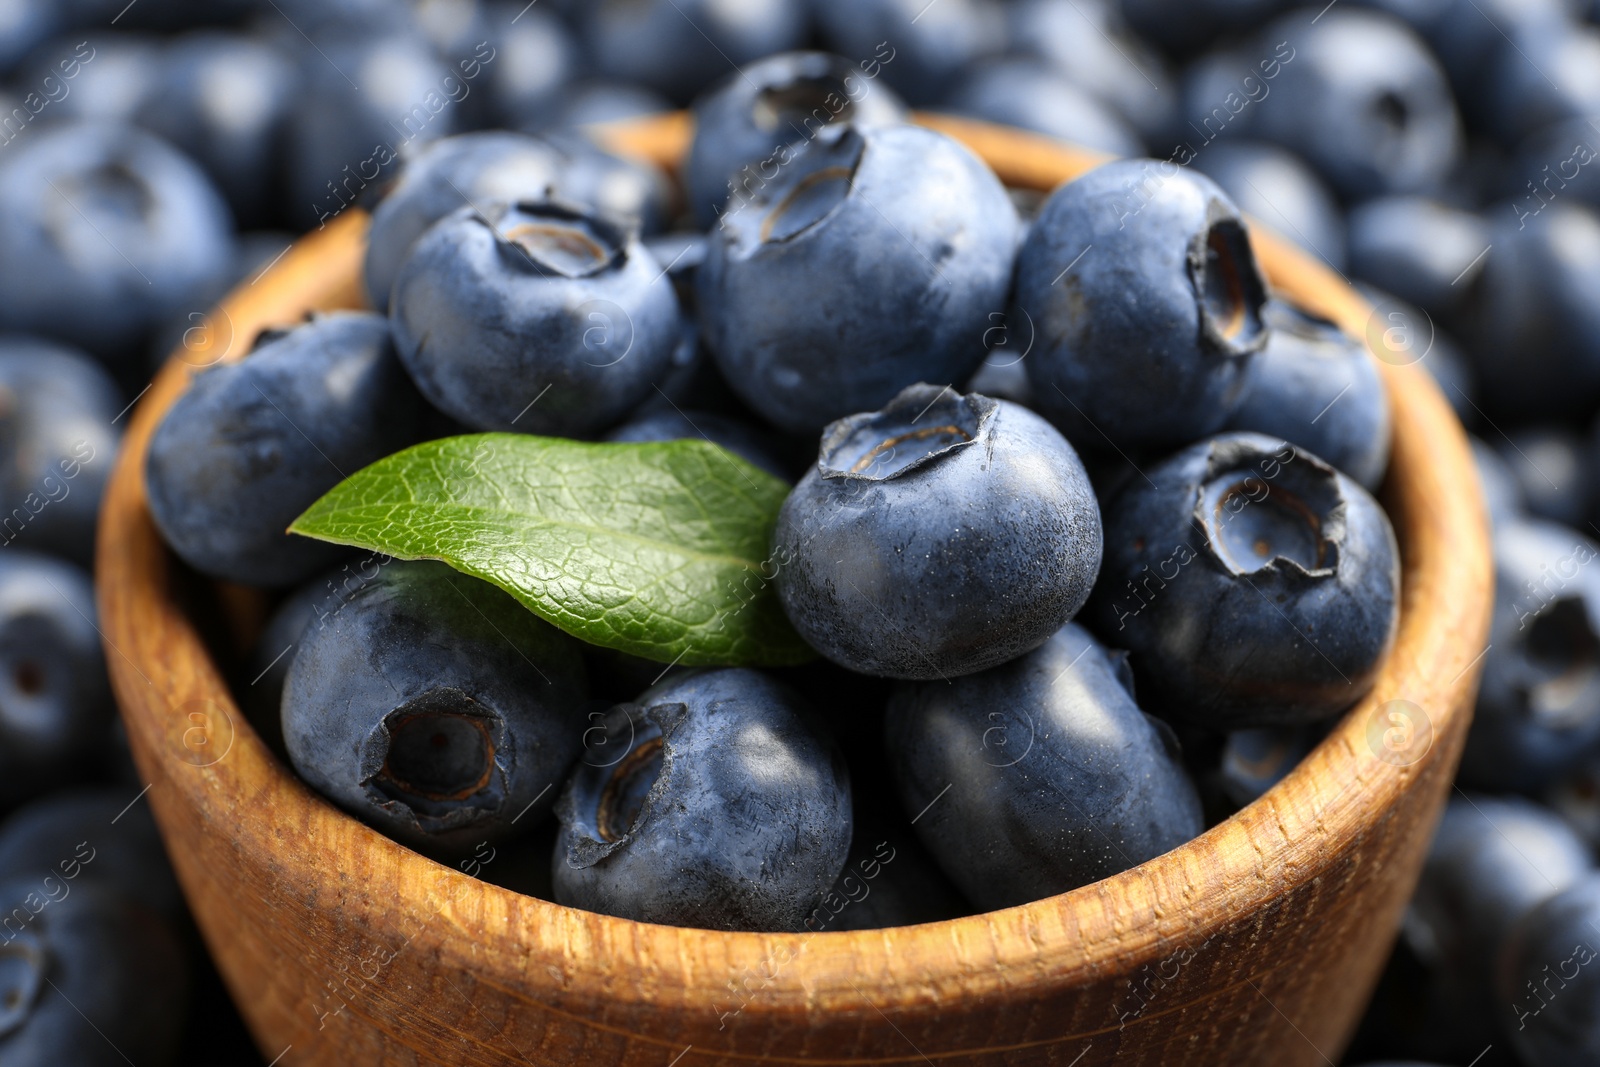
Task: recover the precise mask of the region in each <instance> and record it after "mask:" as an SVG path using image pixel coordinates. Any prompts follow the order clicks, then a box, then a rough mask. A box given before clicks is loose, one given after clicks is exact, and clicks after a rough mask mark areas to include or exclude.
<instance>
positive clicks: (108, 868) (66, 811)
mask: <svg viewBox="0 0 1600 1067" xmlns="http://www.w3.org/2000/svg"><path fill="white" fill-rule="evenodd" d="M0 870H3V871H5V872H6V874H7V876H12V875H28V876H31V877H34V878H36V879H41V880H42V879H45V878H54V879H56V880H58V881H65V882H68V883H71V885H69V887H68V888H69V889H70V888H73V887H75V886H76V885H83V884H88V883H91V882H93V883H97V884H100V885H104V886H106V887H107V888H108V889H112V890H115V891H116V892H117V893H118V894H119V895H120V896H123V897H125V898H127V899H128V900H132V901H136V902H137V903H139V904H141V905H143V906H144V907H146V908H149V909H150V910H151V911H153V912H156V913H158V914H161V915H164V916H166V917H167V918H169V919H171V920H173V921H178V920H179V919H181V918H182V916H183V914H184V904H183V895H182V894H181V893H180V892H179V891H178V883H177V880H176V879H174V878H173V876H172V868H171V867H169V866H168V865H167V854H166V851H165V850H164V849H163V848H162V845H161V835H160V834H159V833H158V832H157V831H156V823H155V819H154V818H152V817H151V815H150V806H149V804H147V803H144V802H138V801H137V796H136V790H133V789H118V788H113V787H109V786H94V787H86V788H79V789H66V790H61V791H58V792H53V793H48V794H46V795H44V796H42V797H40V798H38V799H36V800H33V801H31V802H30V803H28V804H26V805H24V806H23V807H21V808H19V809H17V810H16V811H15V812H13V813H12V814H11V815H10V816H8V817H7V818H6V821H5V822H4V823H3V824H0ZM80 877H81V878H82V879H83V881H82V882H79V881H77V879H79V878H80ZM0 931H5V928H4V927H3V925H0ZM7 932H8V931H7ZM3 936H4V934H3V932H0V937H3Z"/></svg>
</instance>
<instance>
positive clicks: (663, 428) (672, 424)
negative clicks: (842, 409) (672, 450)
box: [605, 408, 789, 482]
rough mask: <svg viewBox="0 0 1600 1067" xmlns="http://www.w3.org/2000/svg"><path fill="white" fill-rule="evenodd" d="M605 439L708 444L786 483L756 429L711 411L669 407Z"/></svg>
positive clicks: (635, 419) (780, 466)
mask: <svg viewBox="0 0 1600 1067" xmlns="http://www.w3.org/2000/svg"><path fill="white" fill-rule="evenodd" d="M605 439H606V440H607V441H624V442H645V441H685V440H688V441H693V440H704V441H710V442H711V443H712V444H714V445H721V446H722V447H723V448H725V449H727V450H728V451H729V452H732V453H733V454H734V455H736V456H738V457H739V458H740V459H744V460H747V461H749V462H750V463H752V464H754V465H755V466H757V467H760V468H761V469H762V470H764V471H766V472H767V473H768V474H770V475H772V476H773V477H774V478H782V479H783V480H784V481H786V482H787V481H789V472H788V471H786V470H784V469H783V464H782V463H780V462H779V461H778V460H777V458H776V457H775V456H773V454H772V450H771V443H770V442H769V441H768V440H766V439H765V438H764V437H763V435H762V433H761V431H760V430H757V429H756V428H755V427H753V426H748V425H746V424H744V423H742V422H739V421H737V420H735V419H730V418H728V417H727V416H726V415H718V414H716V413H715V412H710V411H685V410H683V409H681V408H669V409H668V410H666V411H655V412H651V413H649V414H643V415H636V416H634V417H633V418H632V419H629V420H628V421H627V422H625V423H623V424H622V425H621V426H618V427H617V428H616V429H615V430H612V431H611V432H610V433H608V434H606V436H605Z"/></svg>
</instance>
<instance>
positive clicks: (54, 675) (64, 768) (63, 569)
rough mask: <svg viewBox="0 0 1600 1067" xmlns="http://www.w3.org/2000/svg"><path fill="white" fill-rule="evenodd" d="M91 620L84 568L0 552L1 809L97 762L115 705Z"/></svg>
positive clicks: (83, 774) (87, 771)
mask: <svg viewBox="0 0 1600 1067" xmlns="http://www.w3.org/2000/svg"><path fill="white" fill-rule="evenodd" d="M95 618H96V614H95V603H94V588H93V586H92V584H91V583H90V579H89V575H88V574H86V573H85V572H83V571H82V570H80V569H78V568H77V567H75V566H73V565H72V564H70V563H67V562H65V561H63V560H57V559H52V558H51V557H49V556H45V555H40V554H37V553H33V552H27V551H23V550H21V549H12V550H10V551H8V552H5V553H0V808H3V807H9V806H10V805H12V804H15V803H17V802H18V801H20V800H24V799H26V798H27V797H29V796H32V795H34V794H36V793H38V792H40V791H41V790H43V789H46V788H48V787H49V786H52V785H57V784H60V783H62V782H72V781H79V780H82V779H84V778H87V777H90V776H91V775H93V774H94V773H96V772H97V771H98V770H99V769H100V766H101V761H102V759H103V758H104V754H105V751H106V749H107V742H108V741H109V739H110V728H111V719H112V716H113V709H112V704H111V688H110V683H109V682H108V681H107V679H106V666H105V658H104V653H103V652H102V651H101V647H100V634H99V631H98V630H97V629H96V627H95ZM0 869H3V868H0Z"/></svg>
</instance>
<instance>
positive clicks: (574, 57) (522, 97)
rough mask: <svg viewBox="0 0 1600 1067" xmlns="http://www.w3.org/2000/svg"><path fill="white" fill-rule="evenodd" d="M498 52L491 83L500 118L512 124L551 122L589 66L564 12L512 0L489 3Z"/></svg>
mask: <svg viewBox="0 0 1600 1067" xmlns="http://www.w3.org/2000/svg"><path fill="white" fill-rule="evenodd" d="M488 17H489V20H490V24H491V26H492V27H493V38H492V39H493V42H494V49H495V52H496V55H495V59H494V62H493V63H491V64H490V65H489V68H488V70H487V72H486V73H487V74H488V76H489V77H488V87H487V91H488V93H489V95H490V102H491V105H492V111H493V113H494V117H495V118H496V119H497V120H498V121H499V122H500V123H502V124H503V125H505V126H508V127H521V126H526V125H530V124H535V123H542V122H544V121H546V117H547V116H548V114H549V112H550V110H551V109H552V108H554V107H555V106H556V105H557V102H558V101H559V99H560V97H561V94H562V92H563V91H564V90H565V89H566V87H567V84H568V83H569V82H571V81H572V80H573V79H574V78H575V77H577V75H578V74H579V72H580V71H581V70H582V68H583V55H582V53H581V50H580V49H579V46H578V41H577V39H576V38H575V37H574V35H573V33H572V30H571V29H569V28H568V26H567V25H566V23H564V22H562V21H561V19H560V17H559V16H557V15H556V14H555V13H553V12H550V11H544V10H541V9H540V8H539V7H534V8H532V9H529V8H525V7H523V6H522V5H520V4H517V3H515V2H514V0H512V2H509V3H497V4H493V5H490V6H489V7H488Z"/></svg>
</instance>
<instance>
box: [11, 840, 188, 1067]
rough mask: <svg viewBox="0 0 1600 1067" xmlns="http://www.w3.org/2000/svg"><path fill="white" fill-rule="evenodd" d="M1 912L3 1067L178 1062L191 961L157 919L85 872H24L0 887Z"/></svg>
mask: <svg viewBox="0 0 1600 1067" xmlns="http://www.w3.org/2000/svg"><path fill="white" fill-rule="evenodd" d="M63 847H64V848H65V849H66V850H67V854H68V855H70V854H71V849H72V846H71V845H70V844H66V843H63ZM87 869H88V868H85V870H87ZM47 893H53V894H54V896H55V898H56V899H51V898H50V897H49V896H47ZM19 911H20V913H21V914H22V915H30V913H31V917H30V919H29V921H28V923H27V924H26V925H22V924H21V923H20V921H19V920H18V918H17V915H18V913H19ZM0 916H6V917H7V919H8V921H9V922H10V923H11V926H10V927H7V937H9V940H5V939H0V1005H3V1006H0V1064H3V1065H4V1067H26V1065H31V1064H38V1063H71V1064H75V1065H80V1064H81V1065H82V1067H113V1065H115V1064H123V1065H124V1067H126V1064H128V1063H130V1062H132V1063H171V1062H174V1060H175V1058H176V1054H177V1051H178V1046H179V1043H180V1041H181V1039H182V1037H183V1032H184V1012H185V1009H186V1007H187V1001H188V989H189V975H188V964H187V962H186V960H185V957H184V952H183V948H182V946H181V943H180V942H179V940H178V938H177V936H176V935H175V934H174V933H173V931H172V929H171V928H170V927H169V925H168V924H167V923H166V922H165V921H163V919H162V918H161V917H160V916H159V915H157V914H156V913H154V912H152V911H149V910H148V909H146V908H144V907H142V906H140V905H138V904H135V903H133V902H132V901H130V900H128V899H126V898H124V897H123V896H121V895H120V894H118V893H117V892H116V891H115V890H114V889H113V888H112V887H110V886H106V885H98V884H93V883H90V882H88V881H87V880H86V879H83V878H80V879H77V880H75V881H71V882H62V881H61V880H60V879H59V878H55V879H52V882H51V884H50V885H46V884H45V883H44V881H43V880H42V879H40V878H38V877H35V876H32V875H19V876H13V877H8V878H7V879H6V880H5V881H4V882H3V883H0ZM19 930H20V932H17V931H19ZM85 1020H88V1022H86V1021H85Z"/></svg>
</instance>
